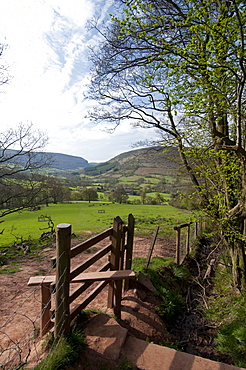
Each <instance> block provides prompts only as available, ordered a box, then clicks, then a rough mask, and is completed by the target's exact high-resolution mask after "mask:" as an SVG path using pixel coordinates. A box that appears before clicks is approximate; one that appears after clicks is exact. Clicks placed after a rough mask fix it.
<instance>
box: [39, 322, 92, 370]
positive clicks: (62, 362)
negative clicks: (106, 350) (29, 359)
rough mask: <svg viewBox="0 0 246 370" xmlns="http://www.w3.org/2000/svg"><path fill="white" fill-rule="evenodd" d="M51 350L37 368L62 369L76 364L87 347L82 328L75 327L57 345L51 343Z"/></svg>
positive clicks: (47, 369) (42, 369) (46, 369)
mask: <svg viewBox="0 0 246 370" xmlns="http://www.w3.org/2000/svg"><path fill="white" fill-rule="evenodd" d="M49 346H50V347H51V348H50V352H49V354H48V355H47V357H46V358H45V359H44V360H43V361H42V362H41V363H40V364H38V365H37V366H35V368H34V369H35V370H59V369H60V370H61V369H65V368H66V367H67V366H69V365H74V364H75V363H76V362H77V361H78V360H79V359H80V356H81V351H82V349H83V348H85V339H84V336H83V334H82V333H81V331H80V330H78V329H74V330H72V331H71V332H70V333H69V334H68V335H66V336H65V335H63V336H61V338H60V339H59V342H58V343H57V344H56V345H55V344H53V345H51V344H49Z"/></svg>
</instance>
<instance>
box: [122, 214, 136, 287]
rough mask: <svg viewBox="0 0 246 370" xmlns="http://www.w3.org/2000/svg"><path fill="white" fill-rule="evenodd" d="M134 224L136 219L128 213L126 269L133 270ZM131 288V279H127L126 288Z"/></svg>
mask: <svg viewBox="0 0 246 370" xmlns="http://www.w3.org/2000/svg"><path fill="white" fill-rule="evenodd" d="M134 225H135V219H134V217H133V215H132V214H131V213H130V214H129V215H128V231H127V241H126V264H125V269H126V270H131V268H132V250H133V238H134ZM128 288H129V279H126V280H125V283H124V290H125V291H126V290H127V289H128Z"/></svg>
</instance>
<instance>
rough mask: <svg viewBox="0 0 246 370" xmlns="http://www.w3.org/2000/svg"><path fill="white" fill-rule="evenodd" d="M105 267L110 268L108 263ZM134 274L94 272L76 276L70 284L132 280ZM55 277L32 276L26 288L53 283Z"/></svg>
mask: <svg viewBox="0 0 246 370" xmlns="http://www.w3.org/2000/svg"><path fill="white" fill-rule="evenodd" d="M106 265H107V266H110V265H109V264H108V263H107V264H106ZM134 278H135V273H134V271H132V270H120V271H104V272H100V271H96V272H84V273H81V274H79V275H77V276H76V277H75V278H73V280H71V281H70V283H80V282H91V281H100V280H107V281H110V280H122V279H134ZM55 279H56V277H55V276H32V277H30V279H29V282H28V286H36V285H43V284H45V285H46V284H52V283H55Z"/></svg>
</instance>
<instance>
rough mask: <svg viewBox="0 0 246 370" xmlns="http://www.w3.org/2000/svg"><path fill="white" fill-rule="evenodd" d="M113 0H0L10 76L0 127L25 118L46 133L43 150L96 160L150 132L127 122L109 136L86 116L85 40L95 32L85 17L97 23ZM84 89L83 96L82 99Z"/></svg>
mask: <svg viewBox="0 0 246 370" xmlns="http://www.w3.org/2000/svg"><path fill="white" fill-rule="evenodd" d="M113 3H114V1H113V0H69V1H67V0H21V1H16V0H8V1H1V2H0V13H1V24H0V42H6V44H8V49H7V51H6V52H5V53H4V59H3V62H4V63H7V64H8V65H9V66H10V67H9V72H10V75H12V76H13V78H12V79H11V81H10V83H9V84H8V85H4V86H3V87H2V88H4V91H5V93H4V94H0V107H1V120H2V122H3V123H4V125H5V127H6V126H10V125H11V126H15V125H17V124H18V123H19V122H27V121H28V122H33V124H34V126H35V127H36V128H40V129H42V130H44V131H47V134H48V136H49V142H50V144H49V145H48V147H47V150H49V151H53V152H63V153H66V154H72V155H80V156H82V157H84V158H85V159H87V160H90V161H103V160H107V159H110V158H112V157H113V156H114V155H116V154H119V153H120V152H122V151H126V150H130V149H131V145H132V138H133V136H134V140H135V141H138V140H142V139H144V137H147V135H148V136H149V135H150V134H149V133H147V132H146V131H144V130H140V129H134V134H132V128H131V126H130V125H129V123H126V124H124V125H122V126H120V127H119V128H118V129H117V130H116V131H115V132H114V133H113V134H109V133H107V132H106V131H105V130H103V129H104V126H106V125H102V126H97V125H95V124H93V123H91V122H90V121H89V120H88V119H87V118H85V116H86V114H87V110H88V109H89V108H90V106H91V104H92V102H91V101H90V99H89V97H86V89H87V87H86V85H87V84H88V81H89V80H88V74H89V67H90V64H89V61H88V59H87V57H88V45H95V44H96V43H97V42H99V40H100V38H101V36H100V35H98V34H96V33H95V32H94V31H89V30H88V28H87V27H86V22H87V20H88V19H89V18H91V17H92V16H93V15H96V17H97V19H98V23H99V24H100V23H102V22H103V20H105V17H106V15H107V14H108V13H109V11H110V9H111V5H112V4H113ZM84 94H85V96H84Z"/></svg>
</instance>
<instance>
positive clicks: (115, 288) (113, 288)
mask: <svg viewBox="0 0 246 370" xmlns="http://www.w3.org/2000/svg"><path fill="white" fill-rule="evenodd" d="M122 229H123V222H122V220H121V218H120V217H119V216H117V217H115V219H114V223H113V235H112V236H111V240H112V251H111V256H110V263H111V266H110V270H119V267H120V247H121V242H122ZM121 289H122V282H121V281H114V282H110V283H109V288H108V308H113V307H114V313H115V315H116V316H117V317H118V318H120V316H121V314H120V308H121V302H120V301H121V293H122V292H121ZM114 298H115V300H114Z"/></svg>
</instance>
